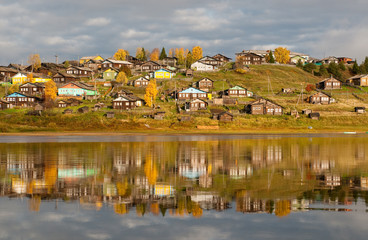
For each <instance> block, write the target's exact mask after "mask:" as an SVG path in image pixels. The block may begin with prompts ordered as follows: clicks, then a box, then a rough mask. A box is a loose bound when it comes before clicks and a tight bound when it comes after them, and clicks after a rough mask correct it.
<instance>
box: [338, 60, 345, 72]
mask: <svg viewBox="0 0 368 240" xmlns="http://www.w3.org/2000/svg"><path fill="white" fill-rule="evenodd" d="M339 69H340V70H341V71H345V70H346V67H345V64H344V61H340V62H339Z"/></svg>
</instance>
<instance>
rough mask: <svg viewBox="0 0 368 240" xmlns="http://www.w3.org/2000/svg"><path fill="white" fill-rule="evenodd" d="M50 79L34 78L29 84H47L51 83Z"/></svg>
mask: <svg viewBox="0 0 368 240" xmlns="http://www.w3.org/2000/svg"><path fill="white" fill-rule="evenodd" d="M51 80H52V79H51V78H43V77H34V78H32V79H31V82H38V83H44V82H48V81H51Z"/></svg>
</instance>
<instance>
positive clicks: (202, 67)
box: [190, 61, 217, 71]
mask: <svg viewBox="0 0 368 240" xmlns="http://www.w3.org/2000/svg"><path fill="white" fill-rule="evenodd" d="M190 68H191V69H193V70H197V71H213V70H215V69H217V66H214V65H211V64H206V63H204V62H200V61H197V62H195V63H193V64H192V65H191V66H190Z"/></svg>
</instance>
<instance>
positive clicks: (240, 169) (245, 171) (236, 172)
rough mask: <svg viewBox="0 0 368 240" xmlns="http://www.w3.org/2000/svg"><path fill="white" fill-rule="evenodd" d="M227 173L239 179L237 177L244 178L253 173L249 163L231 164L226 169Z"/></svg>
mask: <svg viewBox="0 0 368 240" xmlns="http://www.w3.org/2000/svg"><path fill="white" fill-rule="evenodd" d="M227 172H228V175H229V176H230V177H231V178H234V179H239V178H245V177H247V176H252V175H253V167H252V166H251V165H246V166H238V165H235V166H231V167H229V169H227Z"/></svg>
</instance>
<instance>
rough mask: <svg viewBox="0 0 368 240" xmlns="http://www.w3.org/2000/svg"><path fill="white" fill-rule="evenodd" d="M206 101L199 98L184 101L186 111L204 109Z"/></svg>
mask: <svg viewBox="0 0 368 240" xmlns="http://www.w3.org/2000/svg"><path fill="white" fill-rule="evenodd" d="M207 105H208V104H207V102H205V101H203V100H201V99H198V98H197V99H194V100H192V101H190V102H186V103H185V110H186V111H198V110H205V109H207Z"/></svg>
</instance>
